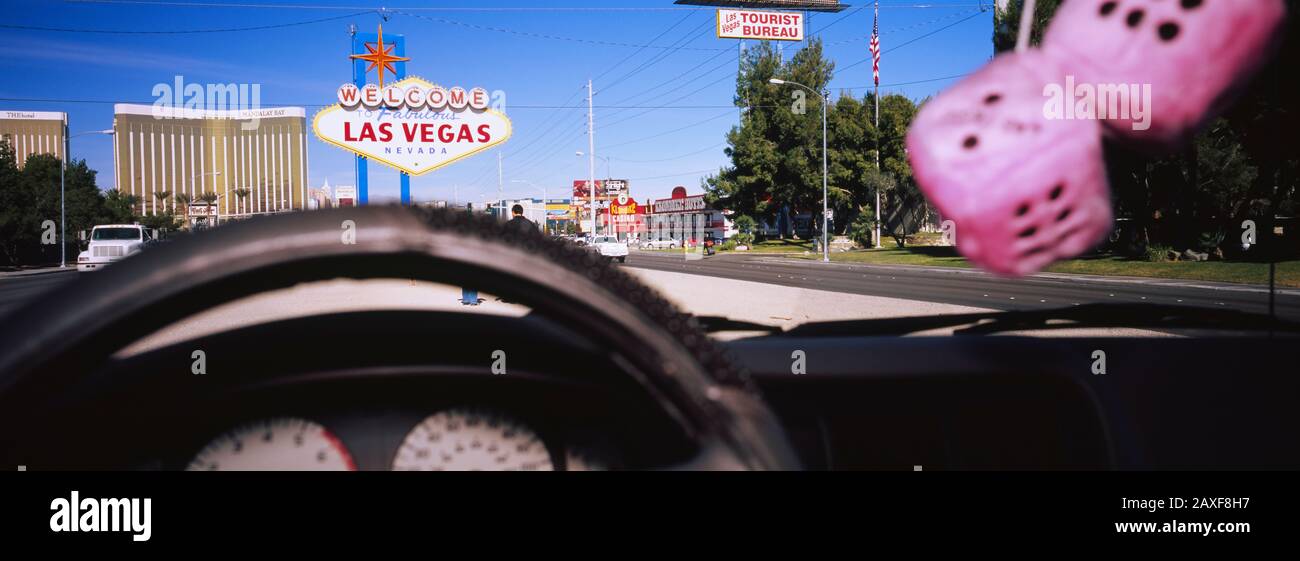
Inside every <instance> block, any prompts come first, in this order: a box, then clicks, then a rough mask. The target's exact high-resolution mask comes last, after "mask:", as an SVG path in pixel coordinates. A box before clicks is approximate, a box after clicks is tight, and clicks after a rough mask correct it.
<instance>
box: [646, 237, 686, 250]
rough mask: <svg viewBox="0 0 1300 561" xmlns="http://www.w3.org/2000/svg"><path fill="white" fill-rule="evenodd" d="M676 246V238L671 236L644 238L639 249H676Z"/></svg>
mask: <svg viewBox="0 0 1300 561" xmlns="http://www.w3.org/2000/svg"><path fill="white" fill-rule="evenodd" d="M677 246H678V244H677V240H674V239H672V238H664V239H659V240H646V241H644V242H641V249H677Z"/></svg>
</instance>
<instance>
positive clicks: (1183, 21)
mask: <svg viewBox="0 0 1300 561" xmlns="http://www.w3.org/2000/svg"><path fill="white" fill-rule="evenodd" d="M1284 17H1285V8H1284V7H1283V3H1282V0H1069V1H1068V2H1065V3H1064V4H1062V5H1061V7H1060V9H1058V10H1057V12H1056V16H1055V17H1054V18H1053V19H1052V24H1051V26H1050V27H1049V28H1048V30H1047V35H1046V37H1045V39H1044V40H1043V45H1042V47H1043V50H1044V51H1046V52H1048V53H1049V54H1051V56H1053V57H1055V58H1058V59H1060V60H1061V62H1062V64H1063V65H1064V66H1065V67H1066V68H1067V69H1068V70H1069V71H1070V74H1071V75H1073V76H1074V80H1073V81H1075V82H1077V83H1078V84H1079V86H1078V87H1080V88H1085V89H1088V88H1090V89H1092V90H1094V92H1095V94H1094V95H1095V96H1096V102H1095V107H1096V109H1097V110H1098V111H1101V110H1106V112H1107V113H1108V118H1107V120H1105V121H1103V124H1104V126H1105V128H1106V131H1107V132H1109V133H1110V134H1111V135H1113V136H1115V137H1117V138H1119V139H1122V140H1125V141H1128V142H1131V143H1135V144H1137V145H1140V146H1142V147H1144V148H1147V149H1155V150H1168V149H1171V148H1173V147H1175V146H1177V145H1178V144H1180V143H1181V142H1182V141H1184V140H1186V138H1187V137H1189V136H1191V135H1192V134H1194V133H1195V132H1196V130H1197V129H1198V128H1199V127H1200V125H1202V124H1203V123H1205V122H1206V121H1208V120H1209V119H1210V118H1212V117H1214V116H1215V115H1217V114H1218V113H1220V112H1221V111H1222V110H1224V109H1226V107H1227V105H1228V104H1230V103H1231V102H1232V100H1233V98H1234V97H1235V95H1234V94H1236V93H1238V92H1239V91H1240V90H1241V89H1243V88H1244V87H1245V86H1246V85H1247V84H1248V80H1249V78H1250V76H1251V75H1252V74H1254V72H1255V71H1256V70H1257V69H1258V68H1259V67H1260V66H1261V65H1262V64H1263V63H1264V62H1266V60H1267V57H1268V55H1269V54H1270V52H1271V51H1272V48H1271V47H1272V46H1273V43H1274V41H1275V40H1277V39H1278V37H1279V33H1278V32H1279V31H1280V29H1281V27H1282V22H1283V19H1284ZM1103 88H1104V89H1105V91H1104V92H1103ZM1076 93H1080V94H1082V95H1081V96H1080V97H1086V96H1087V91H1080V92H1076ZM1135 94H1136V95H1135ZM1103 96H1105V99H1103ZM1146 96H1149V97H1146ZM1135 97H1136V98H1138V99H1136V100H1135V99H1134V98H1135ZM1144 98H1145V99H1144ZM1135 101H1136V103H1137V105H1134V104H1133V103H1134V102H1135ZM1126 103H1127V104H1129V107H1127V108H1126V107H1124V105H1125V104H1126ZM1125 109H1128V110H1129V111H1128V114H1127V115H1124V113H1125V111H1124V110H1125ZM1133 109H1140V110H1141V111H1142V112H1145V114H1144V115H1142V118H1140V119H1138V118H1134V117H1135V114H1134V112H1133V111H1132V110H1133ZM1117 112H1118V113H1119V115H1118V116H1117V115H1115V113H1117Z"/></svg>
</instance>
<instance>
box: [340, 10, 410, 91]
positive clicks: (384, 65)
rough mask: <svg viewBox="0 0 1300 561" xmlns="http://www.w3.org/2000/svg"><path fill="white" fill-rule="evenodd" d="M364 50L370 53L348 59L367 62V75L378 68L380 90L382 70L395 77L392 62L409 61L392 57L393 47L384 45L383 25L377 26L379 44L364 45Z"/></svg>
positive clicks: (395, 70) (406, 58) (382, 79)
mask: <svg viewBox="0 0 1300 561" xmlns="http://www.w3.org/2000/svg"><path fill="white" fill-rule="evenodd" d="M366 50H367V51H370V52H369V53H366V54H364V55H350V57H349V58H352V59H355V60H364V61H368V62H370V66H367V67H366V73H369V72H370V71H371V70H374V69H375V68H376V67H378V68H379V87H381V88H382V87H384V70H385V69H387V70H388V71H389V72H392V73H393V75H394V76H396V75H397V68H396V67H394V66H393V63H394V62H405V61H408V60H411V59H410V58H409V57H404V56H394V55H393V45H384V26H383V25H380V26H379V42H378V43H366Z"/></svg>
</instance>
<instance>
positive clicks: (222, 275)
mask: <svg viewBox="0 0 1300 561" xmlns="http://www.w3.org/2000/svg"><path fill="white" fill-rule="evenodd" d="M345 221H350V223H351V224H352V225H354V226H353V233H354V234H355V243H352V244H348V243H344V235H343V234H344V223H345ZM335 278H351V279H368V278H411V279H420V280H431V281H436V282H441V283H450V284H455V285H461V286H471V287H474V288H477V289H480V290H483V291H485V292H489V293H492V294H497V295H500V296H503V297H506V298H509V299H510V300H512V301H516V302H521V303H525V304H526V305H528V306H529V307H530V308H532V309H533V310H535V311H537V312H538V313H541V314H543V315H544V316H546V317H548V318H549V319H552V320H554V321H559V322H561V323H564V324H567V325H570V326H572V327H574V328H575V329H578V330H580V332H582V333H584V335H586V336H588V337H591V338H592V339H593V340H596V341H600V342H603V343H605V344H608V345H610V348H611V349H617V350H618V353H619V354H620V356H623V357H624V358H626V359H627V360H628V361H629V362H630V363H631V364H632V365H634V366H635V367H636V369H637V370H638V371H639V372H641V373H642V375H643V376H644V379H642V380H639V381H640V382H642V384H643V385H645V386H646V387H647V390H648V391H651V392H652V393H654V394H656V395H655V397H656V398H658V399H659V400H660V402H661V403H663V404H664V405H665V406H666V407H669V408H672V409H675V410H670V411H669V412H670V413H671V414H673V415H674V416H675V417H678V418H679V419H680V420H683V421H685V422H686V423H687V426H686V427H685V428H687V430H688V431H693V432H695V434H693V436H694V437H696V438H697V439H701V440H704V439H707V440H717V441H718V442H721V443H723V444H726V445H727V447H728V448H730V449H731V450H732V451H733V452H734V453H735V455H736V456H737V459H738V461H739V462H740V464H741V465H744V466H746V467H755V468H777V469H783V468H790V467H796V466H797V460H795V459H794V454H793V452H792V451H791V450H790V449H789V446H788V443H787V442H786V441H785V439H784V435H783V434H781V431H780V430H779V424H778V423H776V422H775V419H774V417H773V416H772V414H771V412H770V411H768V410H767V409H766V407H763V406H762V405H761V401H759V400H758V398H757V395H756V389H755V387H754V385H753V384H752V383H751V382H750V380H749V378H748V376H747V374H746V373H745V372H744V371H742V370H740V369H738V368H737V367H736V366H734V363H733V362H732V361H731V360H729V359H728V358H727V356H726V355H725V354H724V351H722V350H721V349H720V347H718V346H717V345H715V344H714V342H713V341H712V340H711V339H710V338H709V337H708V336H707V335H706V334H705V333H704V332H703V331H702V330H701V329H700V328H699V325H698V324H697V323H696V322H695V320H694V319H693V318H692V317H691V316H689V315H687V314H684V313H682V312H680V311H679V310H677V309H676V307H675V306H673V305H672V304H671V303H669V302H668V301H666V300H665V299H663V298H662V297H661V296H660V295H659V294H658V293H656V292H655V291H654V290H653V289H651V288H649V287H647V286H645V285H644V284H642V283H640V282H639V281H637V280H636V279H635V278H634V277H632V276H631V275H628V274H627V273H625V272H623V271H621V270H619V269H618V268H616V267H614V266H613V265H612V264H610V263H609V262H608V261H607V260H605V259H604V258H601V257H600V256H598V255H596V254H594V253H593V252H591V251H588V250H585V249H582V248H580V247H577V246H575V245H574V244H570V243H566V242H561V241H559V240H554V239H551V238H548V237H547V236H544V235H542V234H541V233H540V232H538V231H537V230H535V229H531V228H527V229H525V228H514V227H511V226H509V225H507V224H506V223H503V222H500V221H498V220H496V219H494V218H492V217H488V216H483V215H471V214H469V213H461V212H451V211H446V210H412V209H407V208H403V207H363V208H347V209H334V210H327V211H314V212H304V213H294V214H289V215H281V216H275V217H266V218H257V219H251V220H247V221H243V222H241V223H235V224H228V225H226V226H223V227H221V228H220V229H217V230H214V231H211V232H205V233H202V234H196V235H193V236H188V237H186V238H184V239H181V240H178V241H175V242H170V243H166V244H163V245H161V246H159V247H155V248H151V249H150V250H148V251H145V252H143V253H141V254H139V255H137V256H133V257H131V258H128V259H125V260H123V261H121V262H119V263H117V264H115V265H114V266H112V267H108V268H106V269H104V270H103V271H99V272H96V273H94V274H91V275H86V276H84V277H83V278H81V279H78V281H76V282H74V283H69V284H68V285H65V286H63V287H60V288H59V289H56V290H54V291H51V292H50V293H48V294H46V295H45V296H44V297H42V298H39V299H38V300H36V301H33V302H31V303H30V304H28V305H26V306H24V307H23V308H21V309H19V310H17V311H15V312H14V313H13V314H11V315H10V316H9V317H8V319H7V320H6V321H5V325H4V326H3V327H0V342H3V345H0V410H2V411H9V412H11V413H17V412H18V411H21V409H22V408H23V406H24V404H33V403H37V402H39V401H40V400H41V399H43V398H44V397H48V396H50V395H52V394H53V393H54V392H57V391H58V389H59V388H62V387H66V386H67V385H68V384H69V383H70V382H72V381H73V380H75V378H71V377H75V376H78V375H82V374H84V373H86V372H90V371H92V370H93V369H95V368H96V367H97V366H99V365H101V364H102V363H103V362H104V361H105V360H108V358H109V357H110V356H111V354H112V353H113V352H115V351H117V350H118V349H120V348H122V347H123V346H125V345H126V344H128V343H130V342H133V341H135V340H138V339H140V338H141V337H144V336H146V335H148V334H150V333H152V332H154V331H156V330H158V329H160V328H163V327H165V326H167V325H170V324H171V323H174V322H175V321H178V320H181V319H183V318H185V317H188V316H190V315H193V314H195V313H197V312H200V311H203V310H206V309H208V308H210V307H213V306H216V305H219V304H222V303H226V302H231V301H234V300H237V299H239V298H243V297H246V296H250V295H253V294H258V293H261V292H266V291H269V290H275V289H279V288H288V287H291V286H294V285H296V284H300V283H305V282H312V281H318V280H329V279H335ZM4 416H5V417H9V415H4ZM6 426H13V425H9V424H6Z"/></svg>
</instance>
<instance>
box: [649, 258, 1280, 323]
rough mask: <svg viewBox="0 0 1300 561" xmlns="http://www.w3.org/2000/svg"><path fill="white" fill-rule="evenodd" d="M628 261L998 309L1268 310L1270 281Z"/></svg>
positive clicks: (808, 263) (755, 261) (752, 261)
mask: <svg viewBox="0 0 1300 561" xmlns="http://www.w3.org/2000/svg"><path fill="white" fill-rule="evenodd" d="M627 266H629V267H639V268H645V269H656V270H661V271H674V272H679V273H689V274H695V275H705V276H711V277H721V278H729V279H737V280H747V281H754V282H763V283H769V284H780V285H785V286H794V287H800V288H808V289H815V290H827V291H832V292H845V293H850V294H863V295H868V296H886V297H891V298H902V299H907V300H920V301H924V302H938V303H943V304H956V305H961V306H971V307H976V308H990V309H996V310H1033V309H1048V308H1062V307H1066V306H1072V305H1075V304H1090V303H1098V302H1111V303H1150V304H1166V305H1182V306H1204V307H1211V308H1223V307H1227V308H1231V309H1236V310H1242V311H1247V312H1257V313H1267V312H1268V302H1269V294H1268V288H1267V287H1257V286H1250V285H1231V284H1225V283H1209V282H1200V281H1182V280H1166V279H1136V278H1128V277H1125V278H1118V279H1115V278H1109V277H1106V278H1102V277H1085V276H1081V275H1038V276H1034V277H1030V278H1026V279H1018V280H1008V279H1002V278H998V277H994V276H991V275H988V274H985V273H982V272H979V271H974V270H969V269H954V268H937V267H924V268H922V267H905V266H891V265H861V264H848V263H822V262H820V261H814V260H803V259H792V258H789V257H782V256H775V255H746V254H740V253H727V254H719V255H715V256H712V257H706V258H704V259H699V260H687V259H685V257H684V256H682V255H680V254H671V253H666V252H662V253H661V252H633V253H632V254H631V255H629V256H628V259H627ZM1276 296H1277V300H1276V310H1277V314H1278V316H1279V317H1282V318H1287V319H1292V320H1300V290H1296V289H1285V290H1279V291H1278V292H1277V294H1276Z"/></svg>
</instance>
